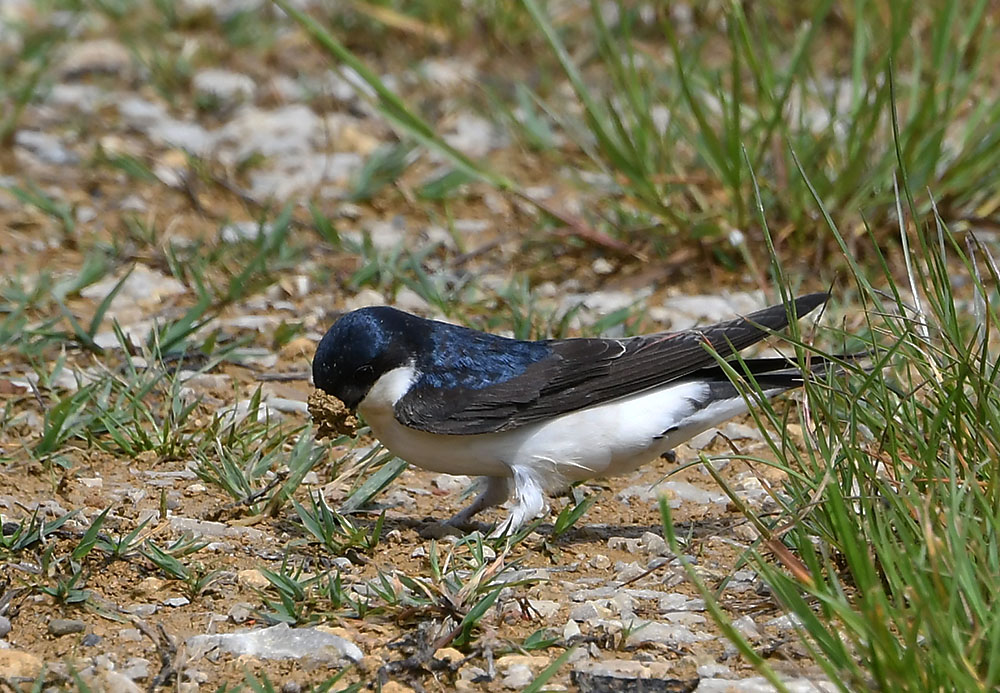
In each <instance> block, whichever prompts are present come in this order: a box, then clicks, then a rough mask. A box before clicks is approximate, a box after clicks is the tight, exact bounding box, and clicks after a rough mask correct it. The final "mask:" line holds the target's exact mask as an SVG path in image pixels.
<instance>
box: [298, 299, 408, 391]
mask: <svg viewBox="0 0 1000 693" xmlns="http://www.w3.org/2000/svg"><path fill="white" fill-rule="evenodd" d="M426 322H427V321H425V320H423V319H421V318H418V317H416V316H415V315H410V314H409V313H404V312H403V311H401V310H396V309H395V308H389V307H388V306H375V307H371V308H361V309H359V310H355V311H351V312H350V313H347V314H346V315H343V316H341V317H340V318H339V319H338V320H337V322H335V323H334V324H333V327H331V328H330V329H329V330H328V331H327V333H326V334H325V335H324V336H323V339H322V341H320V343H319V346H318V347H317V348H316V355H315V356H314V357H313V383H314V384H315V385H316V387H318V388H319V389H321V390H323V391H324V392H326V393H327V394H330V395H333V396H334V397H336V398H337V399H339V400H340V401H342V402H343V403H344V404H346V405H347V406H348V407H349V408H351V409H354V408H356V407H357V406H358V404H360V402H361V400H363V399H364V398H365V395H367V394H368V391H369V390H371V388H372V385H374V384H375V381H376V380H378V379H379V377H381V376H382V375H383V374H385V373H387V372H388V371H391V370H392V369H393V368H399V367H400V366H405V365H406V364H407V363H409V362H410V361H412V360H413V357H414V354H415V353H416V350H418V349H419V348H421V345H422V343H423V342H424V341H426V334H427V330H428V328H427V326H426Z"/></svg>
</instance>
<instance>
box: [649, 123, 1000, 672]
mask: <svg viewBox="0 0 1000 693" xmlns="http://www.w3.org/2000/svg"><path fill="white" fill-rule="evenodd" d="M897 142H899V143H900V145H901V143H902V140H897ZM897 154H898V156H899V158H898V163H899V164H900V171H901V176H900V178H901V180H902V181H903V184H902V185H900V186H896V201H895V205H894V206H895V209H896V215H897V220H898V228H899V234H900V246H901V247H902V248H903V249H904V252H905V253H906V256H905V258H903V264H904V266H905V267H906V271H907V275H906V277H905V284H904V286H900V285H899V284H898V283H897V282H896V281H895V279H894V276H893V274H892V271H891V269H890V263H889V261H888V259H887V258H886V257H884V256H882V255H881V254H879V251H878V248H877V244H876V240H875V238H874V236H873V235H871V234H870V235H869V240H870V242H871V245H872V249H873V250H872V252H874V253H876V254H877V257H879V258H880V261H881V267H882V269H881V272H879V271H875V272H872V271H870V270H866V269H865V268H863V267H862V266H861V265H859V264H858V263H857V262H856V261H855V259H854V258H853V257H852V256H851V255H850V254H848V249H847V243H846V241H845V239H844V236H843V234H842V233H841V231H840V230H839V229H838V227H837V225H836V224H834V223H833V220H832V218H831V216H830V214H829V213H828V212H827V209H826V207H825V205H824V203H823V201H822V199H821V198H820V196H819V194H818V192H817V193H816V197H815V203H816V205H817V207H818V208H819V209H820V211H821V213H822V215H823V217H824V218H825V219H826V221H827V223H828V225H829V231H830V233H831V234H832V235H833V237H834V239H835V241H836V242H837V243H838V244H839V245H840V246H841V248H842V249H843V250H844V252H845V261H846V263H847V264H848V265H849V266H850V267H851V268H852V279H853V283H854V287H853V289H854V292H855V293H856V299H855V300H856V301H857V302H858V303H860V304H861V305H862V306H863V307H864V308H865V313H864V315H863V318H862V320H860V321H858V320H853V321H849V323H848V325H847V327H846V332H845V333H844V334H841V335H840V336H839V338H838V340H837V341H839V342H840V344H838V345H837V348H836V351H832V350H823V349H818V348H816V347H808V348H807V347H806V345H805V343H804V342H803V341H801V340H800V339H797V338H796V337H795V333H796V329H795V328H793V329H792V333H793V337H792V341H793V342H794V343H795V344H796V347H797V352H798V354H799V358H800V360H801V362H802V363H803V365H804V364H806V363H808V358H809V355H810V354H818V355H821V356H825V357H827V358H832V359H834V360H835V361H839V362H840V363H841V364H842V366H841V367H842V370H843V373H842V374H837V373H831V374H830V375H829V377H828V378H825V379H822V380H815V379H810V380H809V381H808V382H807V383H806V399H805V401H804V407H803V409H802V411H801V417H802V422H803V428H804V429H805V432H806V436H805V440H804V443H803V444H802V445H801V446H800V445H796V441H795V440H793V438H792V436H791V434H790V433H789V432H788V429H787V424H788V420H787V418H786V417H785V416H782V415H781V414H779V413H778V412H777V411H776V410H775V408H774V406H773V405H772V404H771V403H769V402H767V401H764V400H763V396H762V393H761V392H760V389H759V387H757V385H756V384H755V383H753V382H752V378H750V377H749V374H748V373H747V371H745V370H744V369H742V368H741V367H740V364H739V363H738V362H736V363H732V364H731V365H729V366H726V367H727V368H728V370H729V372H730V376H731V378H733V380H734V382H736V383H738V384H739V385H740V387H742V388H743V391H744V393H745V396H746V397H747V398H748V399H749V400H750V401H751V402H752V403H753V404H754V405H755V410H754V411H755V416H756V417H757V420H758V423H759V424H760V426H761V428H762V430H763V431H765V432H768V431H775V430H776V431H778V432H779V433H777V434H773V433H766V440H767V442H768V445H769V447H770V453H771V455H772V457H773V460H770V461H768V460H763V459H757V460H754V462H755V463H759V464H773V465H775V466H777V467H778V468H780V469H782V470H783V471H785V472H786V473H787V480H786V481H785V483H784V487H783V489H782V490H781V491H782V492H780V493H779V492H778V491H777V489H772V494H771V495H772V498H773V499H774V500H775V501H776V502H777V503H778V505H779V508H780V512H779V513H778V515H777V516H776V517H774V516H770V517H765V516H762V515H760V514H758V513H756V512H755V511H753V510H752V509H750V508H749V507H747V506H746V505H745V504H743V503H742V502H741V501H740V500H739V497H738V495H737V494H736V493H735V492H734V491H733V490H732V489H731V488H729V487H728V486H726V484H725V481H724V479H723V478H722V477H721V476H720V475H718V474H716V473H714V471H713V468H712V467H711V466H710V461H709V460H707V459H706V460H705V461H706V463H707V464H709V467H708V469H709V471H710V472H712V473H713V476H714V477H715V478H716V480H717V481H719V483H720V484H722V485H723V488H724V489H725V490H726V492H727V493H728V494H729V495H730V497H731V498H732V499H733V501H734V503H736V505H737V507H739V508H740V509H741V510H742V511H743V512H744V513H745V514H746V515H747V517H748V519H749V520H750V521H751V522H752V523H753V524H754V525H755V526H756V527H757V529H758V530H759V532H760V534H761V540H760V543H759V545H758V546H757V547H756V548H755V550H753V551H752V552H751V554H750V555H749V557H748V558H749V560H750V561H751V562H752V563H753V565H754V567H755V569H756V570H757V571H758V572H759V574H760V575H761V577H762V579H763V580H764V581H765V582H766V583H767V584H768V586H769V587H770V588H771V590H772V591H773V594H774V595H775V598H776V599H777V600H778V601H779V602H780V603H781V604H782V606H783V607H784V608H785V609H787V610H788V611H789V612H790V613H791V614H792V615H794V617H795V618H796V620H797V623H798V624H799V625H798V626H797V629H798V633H799V635H800V637H801V639H802V642H803V644H804V645H805V646H806V647H807V648H808V650H809V652H810V653H811V655H812V656H813V657H814V658H815V660H816V662H817V663H818V664H819V665H820V666H821V667H822V669H823V670H824V672H825V673H826V675H827V676H828V677H829V679H830V680H831V681H832V682H833V683H834V684H835V685H836V686H837V687H838V688H839V689H840V690H844V691H849V690H859V689H869V690H870V689H875V690H904V691H926V690H945V689H947V690H968V691H988V690H993V689H995V688H996V687H997V686H998V685H1000V664H998V663H997V659H996V657H995V653H996V652H997V651H1000V650H998V648H1000V608H998V607H1000V604H997V602H996V598H995V595H997V594H1000V571H998V568H1000V564H998V555H1000V554H998V552H997V547H998V546H1000V512H998V508H1000V503H998V499H1000V473H998V472H1000V466H998V465H997V463H996V460H997V459H998V454H997V452H998V450H1000V388H998V383H1000V364H998V362H997V360H996V356H995V354H996V351H995V349H996V346H997V344H1000V332H998V330H997V325H998V322H997V320H998V317H1000V315H998V312H997V306H998V305H1000V303H998V301H997V287H998V286H1000V273H998V271H997V265H996V262H995V259H994V258H993V256H992V254H991V253H990V251H989V250H988V249H987V248H986V247H985V246H982V245H980V244H978V243H977V242H976V241H975V239H974V237H972V236H966V237H965V238H966V242H965V243H963V242H962V241H961V236H960V235H959V234H956V233H955V232H953V231H952V230H951V229H950V228H949V227H948V225H947V224H946V223H945V222H944V220H943V219H942V217H941V215H940V214H939V213H938V208H937V206H936V203H935V200H934V199H933V198H930V197H929V198H928V199H926V200H924V201H922V202H920V203H918V202H917V201H916V200H915V199H914V198H913V196H912V195H911V193H910V191H909V189H908V188H907V187H906V181H907V180H908V176H907V175H906V173H905V171H906V169H905V167H903V166H902V164H903V157H902V153H901V151H900V152H898V153H897ZM800 171H801V172H802V173H803V175H805V171H804V169H800ZM806 182H807V183H809V184H810V187H811V189H813V190H814V191H815V188H814V187H812V186H811V182H810V181H809V180H808V178H807V179H806ZM758 204H760V198H758ZM927 207H929V208H930V209H931V210H932V211H931V213H929V214H925V215H921V214H920V210H921V209H925V208H927ZM906 212H909V216H908V215H907V213H906ZM765 228H766V226H765ZM774 273H775V275H776V276H779V277H780V276H782V275H783V274H784V270H783V269H782V268H781V267H780V265H779V264H778V263H777V262H775V264H774ZM904 287H905V288H904ZM958 287H964V288H958ZM854 323H860V325H858V326H859V327H860V331H856V330H855V329H854V327H855V325H854ZM848 335H850V336H848ZM844 351H848V352H862V353H866V354H869V361H870V363H869V364H867V365H866V366H865V367H862V366H859V365H857V364H856V363H854V362H853V361H852V362H844V361H841V360H840V359H839V358H838V357H837V356H836V353H843V352H844ZM845 377H846V381H845ZM663 512H664V525H665V529H666V530H667V532H668V534H669V535H670V536H669V537H668V540H669V541H670V543H671V546H672V547H674V550H675V551H678V550H679V546H678V542H677V540H676V538H675V537H673V530H672V527H670V526H669V525H670V522H669V512H668V510H667V509H665V508H664V510H663ZM689 576H691V577H692V579H695V576H693V574H692V573H691V571H689ZM696 584H699V585H700V583H696ZM699 588H700V589H702V591H703V594H704V595H707V597H706V599H707V601H708V603H710V604H713V600H712V595H711V590H708V589H707V588H705V587H704V586H700V587H699ZM710 610H711V611H712V614H713V616H715V618H716V620H717V621H718V622H719V624H720V626H721V627H723V629H724V630H725V631H726V634H727V637H730V638H731V639H733V641H734V642H735V643H736V644H737V646H738V647H739V648H740V650H741V652H743V654H744V655H745V656H747V657H748V659H749V660H750V661H751V662H752V663H754V665H755V666H757V667H758V669H759V670H760V671H761V673H763V674H764V675H767V676H768V677H769V678H771V677H773V675H774V674H773V672H772V671H770V669H769V668H768V667H767V665H766V663H765V662H763V660H761V659H760V658H759V657H758V656H757V655H756V653H754V652H753V651H752V648H750V646H749V645H748V644H747V643H746V642H745V641H743V640H742V639H741V638H739V637H737V636H738V634H733V633H730V632H729V630H727V628H726V624H727V620H726V617H725V615H724V614H722V612H721V611H719V610H718V609H717V604H715V606H713V607H712V608H711V609H710ZM775 685H777V683H776V684H775Z"/></svg>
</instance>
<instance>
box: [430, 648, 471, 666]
mask: <svg viewBox="0 0 1000 693" xmlns="http://www.w3.org/2000/svg"><path fill="white" fill-rule="evenodd" d="M434 659H437V660H439V661H441V662H447V663H448V664H458V663H459V662H461V661H462V660H463V659H465V655H464V654H462V653H461V652H459V651H458V650H456V649H455V648H454V647H442V648H440V649H439V650H438V651H437V652H435V653H434Z"/></svg>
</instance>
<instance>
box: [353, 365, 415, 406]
mask: <svg viewBox="0 0 1000 693" xmlns="http://www.w3.org/2000/svg"><path fill="white" fill-rule="evenodd" d="M416 380H417V369H416V368H415V367H414V366H413V364H408V365H406V366H400V367H399V368H393V369H392V370H391V371H388V372H386V373H383V374H382V375H381V376H380V377H379V379H378V380H376V381H375V384H374V385H372V388H371V389H370V390H369V391H368V394H367V395H365V398H364V399H363V400H361V404H359V405H358V410H359V411H360V412H361V413H362V414H364V415H365V418H368V416H369V415H371V414H377V413H381V412H385V411H392V409H393V407H395V406H396V402H398V401H399V400H400V398H401V397H402V396H403V395H405V394H406V393H407V392H409V391H410V387H411V386H412V385H413V383H414V382H416Z"/></svg>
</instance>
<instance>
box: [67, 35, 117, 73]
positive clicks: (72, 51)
mask: <svg viewBox="0 0 1000 693" xmlns="http://www.w3.org/2000/svg"><path fill="white" fill-rule="evenodd" d="M131 64H132V55H131V53H129V51H128V49H127V48H126V47H125V46H123V45H122V44H120V43H118V42H117V41H113V40H111V39H96V40H94V41H84V42H82V43H77V44H75V45H72V46H70V48H69V50H68V51H67V52H66V56H65V57H64V58H63V60H62V63H61V64H60V66H59V72H60V74H61V75H62V77H63V79H75V78H78V77H82V76H84V75H87V74H107V75H117V74H119V73H121V72H124V71H125V70H127V69H128V68H129V67H130V66H131Z"/></svg>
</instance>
